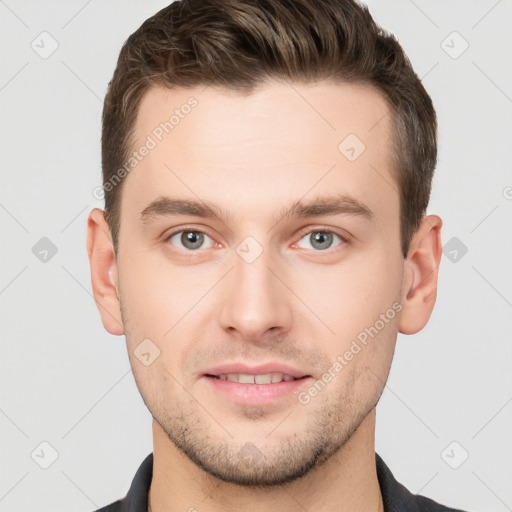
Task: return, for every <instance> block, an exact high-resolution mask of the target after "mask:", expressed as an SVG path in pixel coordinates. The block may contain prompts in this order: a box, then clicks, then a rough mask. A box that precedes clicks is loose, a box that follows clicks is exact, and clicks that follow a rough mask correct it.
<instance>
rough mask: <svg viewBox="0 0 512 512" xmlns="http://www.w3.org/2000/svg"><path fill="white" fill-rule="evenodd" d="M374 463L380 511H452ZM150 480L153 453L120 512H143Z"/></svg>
mask: <svg viewBox="0 0 512 512" xmlns="http://www.w3.org/2000/svg"><path fill="white" fill-rule="evenodd" d="M375 463H376V465H377V478H378V480H379V486H380V491H381V494H382V500H383V502H384V512H419V511H421V510H427V509H426V508H423V506H422V507H421V508H420V505H434V506H435V505H437V507H439V508H437V507H435V508H428V510H439V511H441V510H446V511H448V510H454V509H447V508H445V507H442V506H441V505H439V504H436V503H435V502H433V501H432V500H430V499H428V498H424V497H422V496H416V495H413V494H411V493H410V492H409V491H408V490H407V489H406V488H405V487H404V486H403V485H402V484H400V483H399V482H397V481H396V479H395V477H394V476H393V474H392V473H391V470H390V469H389V468H388V467H387V466H386V464H385V463H384V461H383V460H382V458H381V457H380V456H379V455H378V454H377V453H375ZM152 477H153V454H152V453H150V454H149V455H148V456H147V457H146V458H145V459H144V461H143V462H142V464H141V465H140V467H139V469H138V470H137V473H136V474H135V477H134V478H133V481H132V485H131V487H130V490H129V491H128V494H127V495H126V497H125V498H124V499H123V500H121V509H120V512H147V510H148V495H149V487H150V485H151V479H152Z"/></svg>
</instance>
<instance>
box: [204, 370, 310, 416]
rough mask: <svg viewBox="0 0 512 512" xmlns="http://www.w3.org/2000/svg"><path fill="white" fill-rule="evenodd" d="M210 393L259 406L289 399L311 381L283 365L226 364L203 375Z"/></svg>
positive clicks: (232, 400)
mask: <svg viewBox="0 0 512 512" xmlns="http://www.w3.org/2000/svg"><path fill="white" fill-rule="evenodd" d="M203 379H204V382H205V383H206V384H207V386H208V389H209V392H213V393H214V395H215V396H218V397H222V399H223V400H225V399H228V401H229V402H231V403H234V404H238V405H245V406H247V405H252V406H262V405H270V404H275V403H278V402H279V401H280V400H285V399H287V400H290V399H291V398H292V397H294V396H296V395H297V393H299V391H300V390H301V389H303V388H305V387H307V386H308V385H311V383H312V382H313V381H314V379H313V376H312V375H311V374H306V373H305V372H304V371H302V370H299V369H297V368H293V367H291V366H289V365H285V364H277V363H268V364H263V365H259V366H253V367H250V366H247V365H245V364H234V363H228V364H224V365H221V366H217V367H215V368H210V369H208V370H207V371H206V372H205V373H204V374H203Z"/></svg>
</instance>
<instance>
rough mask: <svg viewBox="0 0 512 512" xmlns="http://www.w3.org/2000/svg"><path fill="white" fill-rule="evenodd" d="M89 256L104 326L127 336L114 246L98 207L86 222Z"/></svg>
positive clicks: (116, 333)
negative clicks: (123, 320)
mask: <svg viewBox="0 0 512 512" xmlns="http://www.w3.org/2000/svg"><path fill="white" fill-rule="evenodd" d="M87 254H88V256H89V264H90V267H91V284H92V291H93V295H94V300H95V301H96V305H97V306H98V310H99V312H100V316H101V320H102V322H103V326H104V327H105V329H106V330H107V331H108V332H109V333H110V334H114V335H121V334H124V326H123V322H122V316H121V304H120V301H119V293H118V292H119V290H118V288H119V285H118V279H117V262H116V257H115V252H114V246H113V244H112V238H111V235H110V229H109V226H108V223H107V221H106V220H105V216H104V213H103V210H100V209H99V208H95V209H94V210H92V211H91V212H90V213H89V218H88V220H87Z"/></svg>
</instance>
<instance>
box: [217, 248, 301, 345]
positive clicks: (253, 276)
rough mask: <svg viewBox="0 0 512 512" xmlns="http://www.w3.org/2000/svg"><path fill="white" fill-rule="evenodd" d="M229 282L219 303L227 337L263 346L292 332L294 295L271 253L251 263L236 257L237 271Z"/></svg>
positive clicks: (263, 254) (229, 278) (267, 252)
mask: <svg viewBox="0 0 512 512" xmlns="http://www.w3.org/2000/svg"><path fill="white" fill-rule="evenodd" d="M227 279H228V282H227V283H226V285H225V287H224V290H223V296H222V299H220V300H222V301H223V302H222V306H221V310H220V322H221V327H222V328H223V329H224V330H225V331H226V332H228V334H231V335H236V334H237V335H238V336H239V337H240V338H241V339H244V340H250V341H253V342H259V343H261V342H263V341H264V339H265V338H268V337H269V336H270V337H274V336H278V335H281V334H283V333H284V332H286V331H288V330H289V329H290V328H291V325H292V316H293V315H292V303H291V299H292V294H291V292H290V291H289V290H288V289H287V287H286V285H285V284H284V283H283V281H284V282H286V276H284V275H283V272H282V270H281V271H280V267H279V266H278V264H277V262H276V261H272V258H271V256H270V251H265V250H264V251H263V253H262V254H261V255H260V256H259V257H258V258H257V259H256V260H255V261H252V262H247V261H245V260H244V259H243V258H242V257H240V256H239V255H238V254H237V255H234V269H233V270H232V271H231V272H230V273H229V275H228V276H227ZM270 333H271V334H270Z"/></svg>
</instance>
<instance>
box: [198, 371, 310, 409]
mask: <svg viewBox="0 0 512 512" xmlns="http://www.w3.org/2000/svg"><path fill="white" fill-rule="evenodd" d="M204 379H206V381H207V382H208V383H209V385H210V386H212V387H213V388H214V389H215V390H216V391H218V392H220V393H224V395H226V396H227V397H228V398H229V399H230V400H232V401H233V402H236V403H237V404H241V405H266V404H272V403H274V402H276V401H277V400H279V399H281V398H284V397H287V396H290V395H293V394H294V393H297V392H298V390H299V389H300V388H302V387H305V386H308V385H309V384H310V383H311V381H312V380H313V379H312V377H304V378H302V379H296V380H290V381H282V382H274V383H271V384H241V383H240V382H233V381H230V380H222V379H217V378H215V377H208V376H206V375H205V376H204Z"/></svg>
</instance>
